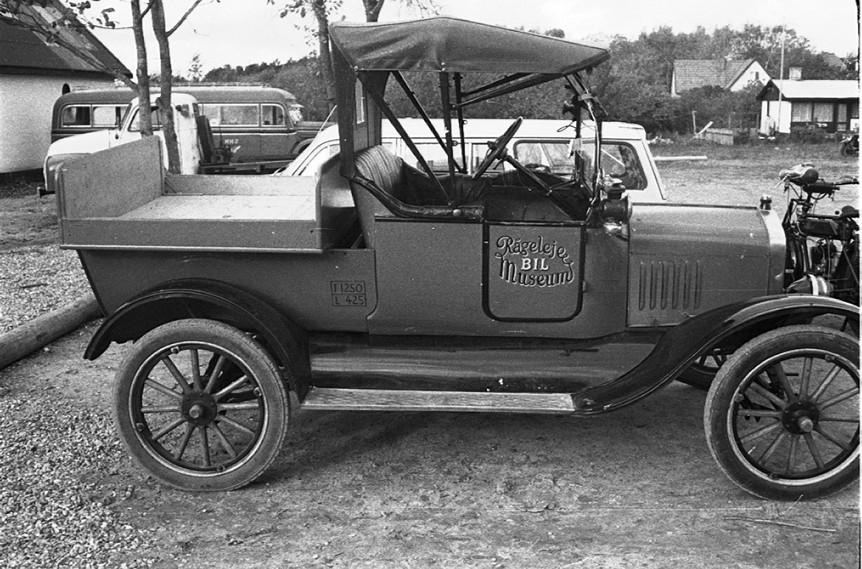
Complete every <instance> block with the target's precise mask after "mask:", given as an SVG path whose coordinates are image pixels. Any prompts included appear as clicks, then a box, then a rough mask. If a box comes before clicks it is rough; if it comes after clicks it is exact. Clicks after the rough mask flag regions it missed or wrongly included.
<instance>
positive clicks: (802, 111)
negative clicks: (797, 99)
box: [790, 103, 811, 122]
mask: <svg viewBox="0 0 862 569" xmlns="http://www.w3.org/2000/svg"><path fill="white" fill-rule="evenodd" d="M790 120H791V122H811V103H793V106H792V110H791V112H790Z"/></svg>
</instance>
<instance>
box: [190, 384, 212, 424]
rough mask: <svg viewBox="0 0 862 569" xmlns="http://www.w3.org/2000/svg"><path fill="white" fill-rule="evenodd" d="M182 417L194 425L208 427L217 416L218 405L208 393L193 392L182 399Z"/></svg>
mask: <svg viewBox="0 0 862 569" xmlns="http://www.w3.org/2000/svg"><path fill="white" fill-rule="evenodd" d="M182 414H183V417H184V418H185V419H186V420H187V421H189V422H190V423H194V424H195V425H200V426H203V425H209V424H210V423H212V422H213V420H214V419H215V417H216V415H217V414H218V405H217V404H216V402H215V399H213V398H212V396H211V395H210V394H209V393H203V392H201V391H193V392H191V393H189V394H187V395H185V396H184V397H183V402H182Z"/></svg>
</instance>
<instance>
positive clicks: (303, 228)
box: [58, 18, 859, 499]
mask: <svg viewBox="0 0 862 569" xmlns="http://www.w3.org/2000/svg"><path fill="white" fill-rule="evenodd" d="M330 33H331V38H332V41H333V45H334V49H333V60H334V63H335V69H336V75H337V96H338V108H339V116H338V122H339V132H340V150H341V151H340V152H339V153H338V154H337V155H335V156H333V157H331V158H330V159H328V160H327V161H325V162H324V163H323V164H322V166H321V167H320V168H319V169H318V170H316V171H315V172H314V173H313V175H309V176H283V177H275V176H273V177H241V176H203V175H170V174H165V172H164V168H163V158H162V155H161V151H160V147H159V143H158V141H156V140H154V139H152V138H150V139H143V140H141V141H138V142H134V143H131V144H128V145H124V146H120V147H117V148H113V149H111V150H107V151H104V152H99V153H96V154H94V155H92V156H90V157H87V158H83V159H81V160H78V161H75V162H73V163H71V164H68V165H66V166H64V167H63V168H61V170H60V172H59V174H58V182H59V192H58V200H59V212H60V227H61V239H62V246H63V247H66V248H71V249H76V250H77V251H78V252H79V255H80V258H81V262H82V264H83V266H84V268H85V270H86V272H87V275H88V277H89V280H90V283H91V285H92V288H93V290H94V292H95V294H96V296H97V298H98V300H99V303H100V305H101V307H102V309H103V311H104V313H105V315H106V316H107V317H106V319H105V320H104V322H103V324H102V325H101V327H100V328H99V330H98V331H97V333H96V334H95V336H94V337H93V339H92V341H91V342H90V344H89V346H88V348H87V350H86V353H85V357H86V358H90V359H93V358H97V357H99V355H100V354H102V353H103V352H104V351H105V349H106V348H107V347H108V345H109V344H110V343H111V342H119V343H124V342H134V343H132V344H131V345H130V346H129V347H128V352H127V355H126V357H125V359H124V361H123V362H122V364H121V365H120V368H119V369H118V372H117V378H116V384H115V388H114V389H115V390H114V396H115V399H114V405H115V414H116V420H117V424H118V428H119V432H120V434H121V437H122V438H123V440H124V441H125V443H126V444H127V446H128V448H129V451H130V453H131V454H132V455H133V456H134V457H135V458H136V459H137V461H138V462H139V463H140V464H141V465H142V466H143V467H144V468H145V469H146V470H147V471H148V472H149V473H150V474H152V475H153V476H154V477H156V478H158V479H159V480H161V481H163V482H164V483H166V484H169V485H172V486H175V487H178V488H182V489H188V490H227V489H233V488H238V487H240V486H243V485H245V484H248V483H250V482H251V481H253V480H254V479H255V478H256V477H258V476H259V475H260V474H261V473H262V472H263V471H264V470H265V469H267V468H268V467H269V466H270V465H271V464H272V462H273V461H274V459H275V457H276V455H277V454H278V452H279V449H280V447H281V445H282V442H283V440H284V437H285V433H286V431H287V428H288V426H289V424H290V422H291V418H292V416H293V414H294V413H295V412H296V410H297V406H298V407H299V408H301V409H311V410H314V409H325V410H346V411H349V410H387V411H392V410H395V411H428V410H439V411H472V412H524V413H567V414H574V415H576V416H591V415H598V414H601V413H605V412H609V411H613V410H615V409H619V408H621V407H623V406H626V405H629V404H631V403H633V402H636V401H638V400H640V399H641V398H643V397H646V396H647V395H650V394H651V393H654V392H656V391H657V390H659V389H660V388H661V387H662V386H664V385H666V384H668V383H669V382H671V381H674V380H675V379H677V378H678V377H680V376H681V374H684V373H685V372H686V371H687V370H689V369H690V368H691V367H692V366H693V365H696V364H697V362H698V361H700V360H701V359H702V358H704V357H706V356H708V355H720V356H721V358H720V359H719V358H716V361H717V362H719V363H720V364H721V365H720V366H717V367H716V368H715V369H712V371H711V373H714V375H715V377H714V379H712V377H711V376H710V378H709V380H710V381H711V386H710V391H709V395H708V397H707V401H706V408H705V413H704V424H705V430H706V437H707V441H708V443H709V448H710V450H711V452H712V455H713V456H714V458H715V459H716V461H717V463H718V465H719V467H720V468H721V469H722V470H723V471H724V472H725V473H726V474H727V475H728V476H729V478H730V479H731V480H732V481H733V482H735V483H736V484H737V485H739V486H740V487H741V488H743V489H745V490H746V491H748V492H751V493H753V494H755V495H758V496H763V497H768V498H775V499H797V498H799V497H805V498H813V497H817V496H821V495H825V494H828V493H831V492H835V491H837V490H839V489H841V488H844V487H845V486H847V485H848V484H850V483H851V482H853V481H854V480H855V479H856V478H857V476H858V446H859V409H858V407H859V369H858V359H859V351H858V344H857V340H856V337H858V324H859V315H858V310H857V308H856V307H855V306H853V305H851V304H848V303H846V302H843V301H840V300H837V299H834V298H830V297H828V296H816V295H811V294H785V286H786V279H785V260H786V254H785V253H786V248H785V243H784V234H783V232H782V228H781V223H780V219H779V218H778V215H777V214H776V212H775V211H773V210H772V209H771V208H770V205H769V203H768V202H767V201H764V202H763V203H761V204H753V205H752V206H750V207H731V206H720V205H717V206H704V205H696V206H695V205H680V204H669V203H664V202H658V203H632V202H630V201H629V200H628V198H627V195H626V183H631V182H627V181H626V180H625V179H621V178H618V177H615V176H613V175H611V172H612V171H613V170H614V167H615V161H616V160H620V159H621V158H622V157H621V156H615V155H613V154H610V153H607V152H605V149H604V148H603V146H602V139H603V129H602V121H601V119H602V118H603V117H602V114H601V112H600V110H599V108H598V106H597V103H596V101H595V100H594V98H593V97H592V95H591V94H590V91H589V89H588V87H587V81H588V72H589V71H590V70H591V69H592V68H594V67H595V66H597V65H599V64H600V63H602V62H603V61H605V60H606V59H608V56H609V55H608V52H607V51H605V50H603V49H598V48H594V47H590V46H585V45H580V44H575V43H571V42H567V41H563V40H560V39H556V38H551V37H545V36H538V35H534V34H530V33H525V32H521V31H514V30H508V29H503V28H497V27H494V26H488V25H484V24H479V23H474V22H468V21H463V20H457V19H451V18H431V19H426V20H422V21H414V22H403V23H391V24H355V25H354V24H349V23H337V24H333V25H332V26H331V29H330ZM410 73H434V74H436V75H437V76H438V77H439V85H440V97H441V101H442V106H441V108H442V109H443V121H444V129H443V131H442V132H439V131H438V130H437V129H435V128H433V122H432V121H431V120H430V119H428V113H427V112H426V111H425V110H424V108H423V106H422V105H421V103H420V102H419V101H418V99H417V98H416V97H415V96H414V95H413V91H412V89H411V87H410V85H409V75H410ZM389 81H394V83H395V86H396V87H401V88H402V89H403V91H404V92H405V93H406V94H407V96H408V97H409V98H411V100H412V101H413V102H414V104H415V105H416V107H417V113H418V116H420V117H423V119H427V120H426V123H427V125H428V127H429V132H431V133H432V134H433V136H434V138H435V139H436V140H437V142H438V144H439V146H440V148H441V149H442V150H443V152H444V153H445V155H446V156H447V157H448V160H447V161H448V164H447V171H446V172H445V173H440V172H438V171H435V170H434V169H432V168H431V167H430V166H429V164H428V162H427V160H425V158H424V157H423V156H422V154H421V153H420V152H419V151H418V148H417V147H416V146H415V145H413V144H412V143H411V142H410V137H409V136H408V133H407V132H406V131H405V130H404V128H403V127H402V126H401V124H400V121H399V120H398V118H397V117H396V116H395V115H394V114H393V113H392V111H391V110H390V107H389V105H388V104H387V98H386V97H387V95H386V93H387V83H388V82H389ZM549 81H556V82H559V83H560V87H561V90H560V92H561V98H563V97H562V95H563V94H565V98H566V100H567V102H566V106H565V108H566V110H567V112H568V113H569V114H570V115H571V142H570V144H569V148H570V151H569V158H570V161H571V169H570V171H569V172H568V173H567V174H562V173H560V172H549V171H547V169H544V168H541V167H536V166H531V165H525V164H522V163H520V162H519V161H518V160H516V159H515V158H513V156H511V155H510V154H509V153H508V152H507V150H506V149H507V144H508V142H509V141H510V140H511V139H513V138H514V137H515V136H516V134H517V130H518V127H519V126H520V125H521V122H522V121H521V119H517V120H515V121H514V122H512V123H511V125H510V126H509V127H508V128H507V129H506V130H505V132H503V133H502V134H501V135H500V136H499V138H498V139H496V140H495V141H490V142H489V144H488V148H489V150H488V153H487V154H486V155H485V156H484V158H483V159H482V160H481V162H480V163H479V164H478V165H476V167H475V168H474V169H473V170H472V173H471V174H467V173H466V171H465V169H464V165H465V164H467V163H468V160H467V158H466V156H465V154H464V153H465V148H466V145H465V144H464V140H463V123H464V117H465V116H467V115H469V113H470V110H471V108H472V106H473V105H477V104H480V103H481V102H483V101H486V100H489V99H491V98H493V97H496V96H500V95H504V94H508V93H513V92H516V91H518V92H519V96H530V88H531V87H533V86H537V85H540V84H543V83H546V82H549ZM521 90H523V91H521ZM383 118H386V119H388V120H389V121H390V122H391V123H392V125H393V128H395V130H396V131H397V132H398V133H399V135H400V137H401V138H402V139H403V140H404V141H405V143H406V144H407V145H408V147H409V148H410V151H411V153H412V154H413V155H414V157H415V159H416V164H418V168H414V167H411V166H409V165H408V164H405V161H404V160H403V159H401V158H399V157H397V156H395V155H394V154H393V153H392V152H391V151H390V150H389V149H388V148H387V146H385V145H383V144H381V132H382V129H381V124H382V119H383ZM500 160H502V161H505V162H506V163H507V164H509V165H511V166H512V168H513V169H512V170H509V171H502V172H500V171H496V172H495V173H494V175H492V173H491V172H489V168H490V167H491V166H492V165H493V164H495V163H496V162H498V161H500ZM639 167H643V166H642V165H641V166H639ZM854 335H855V336H854ZM701 372H703V370H701ZM692 458H693V459H695V460H696V459H697V457H692ZM702 458H706V457H702ZM684 466H685V465H680V468H684ZM572 467H573V468H576V467H577V465H572Z"/></svg>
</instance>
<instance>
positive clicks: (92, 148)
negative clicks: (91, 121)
mask: <svg viewBox="0 0 862 569" xmlns="http://www.w3.org/2000/svg"><path fill="white" fill-rule="evenodd" d="M119 133H120V131H119V130H117V129H110V130H95V131H93V132H87V133H84V134H76V135H75V136H67V137H66V138H61V139H60V140H57V141H56V142H52V143H51V146H49V147H48V154H47V157H51V156H57V155H60V154H92V153H93V152H98V151H100V150H107V149H108V148H111V147H113V146H115V145H116V144H118V143H119V142H120V141H119V139H118V136H119Z"/></svg>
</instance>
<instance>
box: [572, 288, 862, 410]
mask: <svg viewBox="0 0 862 569" xmlns="http://www.w3.org/2000/svg"><path fill="white" fill-rule="evenodd" d="M823 315H835V316H838V317H841V318H846V319H848V321H849V322H850V324H851V325H852V326H853V327H854V329H855V330H856V331H857V333H858V329H859V311H858V309H857V308H856V307H855V306H853V305H852V304H848V303H846V302H843V301H841V300H837V299H834V298H830V297H826V296H808V295H786V296H768V297H759V298H754V299H750V300H747V301H744V302H739V303H734V304H730V305H727V306H722V307H719V308H716V309H714V310H711V311H709V312H705V313H703V314H700V315H698V316H695V317H694V318H691V319H689V320H686V321H685V322H683V323H681V324H679V325H677V326H675V327H673V328H671V329H669V330H668V331H667V332H666V333H665V334H664V335H663V336H662V337H661V339H660V340H659V341H658V343H657V344H656V345H655V347H654V348H653V350H652V352H650V354H649V355H648V356H647V357H646V358H644V360H643V361H642V362H641V363H640V364H638V365H637V366H636V367H635V368H633V369H631V370H630V371H628V372H627V373H625V374H624V375H622V376H620V377H619V378H617V379H615V380H613V381H610V382H608V383H604V384H602V385H598V386H596V387H591V388H589V389H585V390H583V391H580V392H578V393H574V394H573V395H572V398H573V400H574V404H575V414H576V415H594V414H597V413H604V412H607V411H613V410H615V409H619V408H620V407H624V406H626V405H629V404H630V403H634V402H635V401H638V400H640V399H642V398H644V397H646V396H647V395H649V394H650V393H652V392H654V391H656V390H657V389H659V388H660V387H662V386H664V385H666V384H667V383H669V382H671V381H673V380H674V379H676V378H677V377H678V376H679V374H680V373H681V372H682V371H683V370H685V369H686V368H687V367H688V366H690V365H691V364H692V363H694V361H695V360H696V359H697V358H698V357H700V356H701V355H702V354H706V353H708V352H709V351H710V350H712V349H714V348H717V347H723V348H728V349H730V350H733V349H735V348H737V347H739V346H741V345H742V344H744V343H745V342H747V341H748V340H750V339H752V338H754V337H756V336H758V335H760V334H763V333H764V332H766V331H769V330H774V329H775V328H779V327H781V326H788V325H791V324H800V323H806V322H808V321H810V319H812V318H814V317H817V316H823Z"/></svg>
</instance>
